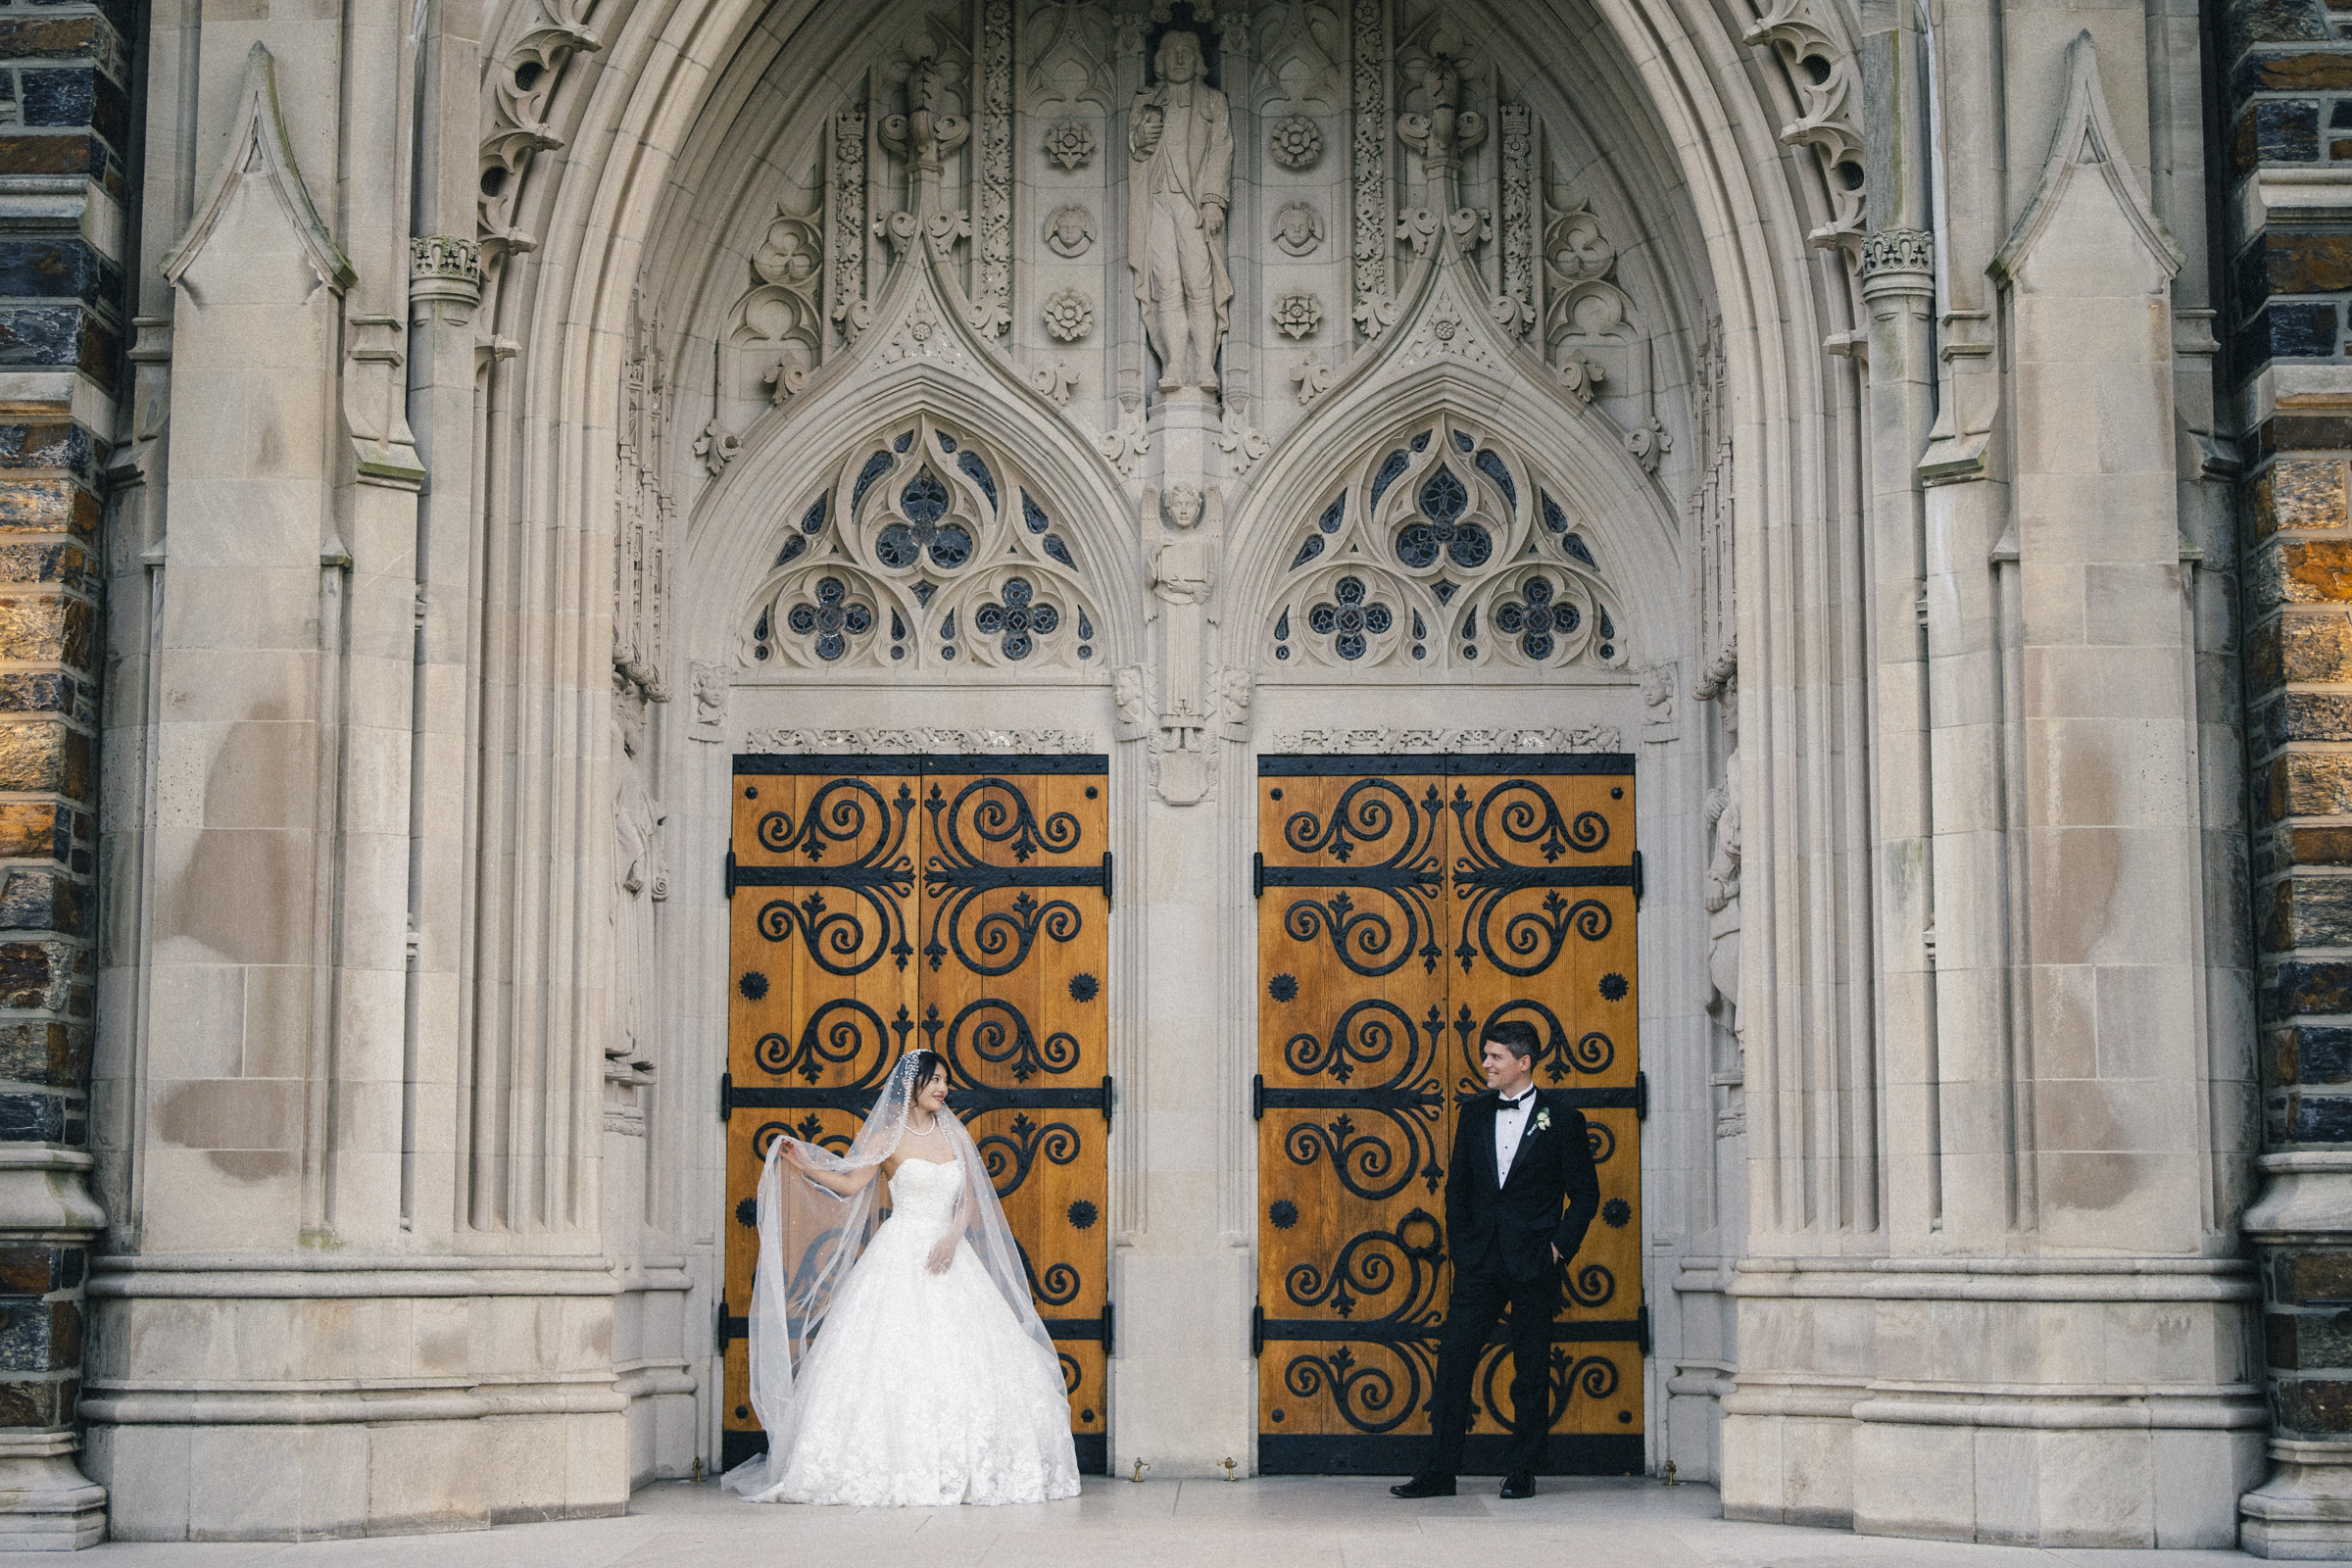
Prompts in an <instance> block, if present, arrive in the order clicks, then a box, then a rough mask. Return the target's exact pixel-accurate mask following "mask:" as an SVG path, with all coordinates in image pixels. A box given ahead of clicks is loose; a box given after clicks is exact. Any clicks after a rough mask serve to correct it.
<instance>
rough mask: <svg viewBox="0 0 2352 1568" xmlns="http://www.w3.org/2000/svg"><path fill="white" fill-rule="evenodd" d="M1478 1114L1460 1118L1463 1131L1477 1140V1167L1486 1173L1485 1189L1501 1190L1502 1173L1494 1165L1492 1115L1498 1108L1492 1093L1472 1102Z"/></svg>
mask: <svg viewBox="0 0 2352 1568" xmlns="http://www.w3.org/2000/svg"><path fill="white" fill-rule="evenodd" d="M1475 1104H1476V1105H1477V1107H1478V1114H1476V1115H1474V1116H1465V1117H1464V1118H1462V1120H1463V1123H1464V1126H1463V1131H1464V1132H1465V1133H1467V1134H1468V1135H1469V1136H1470V1137H1473V1138H1476V1139H1477V1140H1478V1168H1479V1169H1480V1170H1483V1171H1485V1172H1486V1173H1487V1191H1488V1192H1490V1193H1499V1192H1501V1191H1502V1173H1501V1172H1500V1171H1499V1170H1497V1169H1495V1112H1496V1110H1497V1109H1498V1107H1497V1105H1496V1104H1495V1097H1494V1096H1493V1095H1488V1096H1487V1097H1486V1098H1484V1099H1483V1100H1479V1101H1477V1102H1475Z"/></svg>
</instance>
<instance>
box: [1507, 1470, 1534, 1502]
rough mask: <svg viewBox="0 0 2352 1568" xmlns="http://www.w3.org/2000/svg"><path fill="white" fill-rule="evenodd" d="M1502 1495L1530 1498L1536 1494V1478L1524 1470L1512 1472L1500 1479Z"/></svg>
mask: <svg viewBox="0 0 2352 1568" xmlns="http://www.w3.org/2000/svg"><path fill="white" fill-rule="evenodd" d="M1502 1495H1504V1496H1506V1497H1532V1496H1534V1495H1536V1478H1535V1477H1534V1476H1531V1475H1529V1474H1528V1473H1527V1472H1526V1471H1524V1470H1514V1471H1512V1472H1511V1473H1510V1474H1509V1475H1507V1476H1504V1477H1503V1478H1502Z"/></svg>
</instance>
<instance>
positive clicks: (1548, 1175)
mask: <svg viewBox="0 0 2352 1568" xmlns="http://www.w3.org/2000/svg"><path fill="white" fill-rule="evenodd" d="M1498 1108H1499V1104H1498V1097H1496V1096H1495V1095H1494V1094H1493V1093H1491V1092H1490V1093H1488V1094H1483V1095H1480V1096H1478V1097H1477V1098H1476V1099H1474V1100H1472V1101H1471V1102H1470V1103H1468V1104H1466V1105H1464V1106H1463V1107H1462V1113H1461V1117H1460V1119H1459V1120H1457V1121H1456V1122H1455V1124H1454V1134H1453V1164H1452V1167H1451V1168H1450V1169H1449V1170H1447V1172H1446V1235H1447V1236H1448V1237H1449V1238H1451V1245H1452V1250H1453V1267H1454V1272H1455V1274H1456V1276H1457V1277H1458V1276H1459V1275H1461V1274H1463V1273H1465V1272H1468V1271H1469V1270H1472V1269H1475V1268H1479V1267H1481V1266H1483V1265H1487V1264H1489V1263H1498V1264H1499V1265H1500V1266H1501V1267H1502V1269H1503V1271H1504V1272H1506V1273H1508V1274H1509V1275H1510V1277H1511V1278H1512V1279H1515V1280H1532V1279H1534V1278H1536V1277H1537V1276H1538V1275H1539V1274H1541V1273H1543V1272H1544V1270H1545V1269H1551V1268H1558V1267H1563V1266H1565V1265H1566V1264H1567V1262H1568V1260H1569V1259H1570V1258H1572V1257H1574V1256H1575V1255H1576V1250H1577V1249H1578V1248H1579V1247H1581V1246H1583V1245H1584V1241H1585V1232H1586V1231H1587V1230H1589V1229H1590V1228H1591V1227H1592V1224H1593V1215H1594V1214H1596V1213H1598V1212H1599V1211H1600V1177H1599V1174H1598V1173H1597V1172H1595V1171H1594V1170H1593V1148H1592V1145H1591V1144H1590V1143H1588V1142H1587V1141H1586V1138H1585V1117H1584V1113H1583V1112H1582V1111H1580V1110H1578V1109H1577V1108H1576V1107H1575V1106H1573V1105H1571V1104H1569V1103H1568V1097H1567V1096H1566V1095H1563V1094H1561V1093H1560V1092H1559V1091H1558V1090H1556V1089H1539V1090H1537V1091H1536V1103H1535V1105H1534V1107H1533V1108H1532V1109H1531V1110H1529V1112H1528V1115H1527V1125H1526V1128H1525V1129H1524V1130H1523V1131H1522V1132H1521V1134H1520V1137H1519V1151H1518V1152H1517V1153H1516V1154H1514V1155H1513V1156H1512V1157H1511V1174H1510V1177H1509V1179H1508V1180H1506V1181H1502V1182H1499V1183H1498V1182H1497V1181H1496V1180H1495V1114H1496V1112H1497V1110H1498ZM1546 1112H1548V1116H1547V1115H1546V1114H1545V1113H1546ZM1544 1121H1548V1122H1549V1125H1548V1126H1539V1125H1538V1124H1539V1123H1541V1122H1544ZM1562 1203H1565V1204H1566V1205H1567V1212H1566V1213H1562V1212H1561V1208H1560V1205H1561V1204H1562ZM1555 1247H1556V1248H1558V1249H1559V1250H1560V1257H1559V1262H1558V1263H1556V1264H1555V1263H1554V1262H1553V1261H1552V1257H1551V1250H1552V1249H1553V1248H1555Z"/></svg>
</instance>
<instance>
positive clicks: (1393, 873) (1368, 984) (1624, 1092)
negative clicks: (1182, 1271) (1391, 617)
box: [1252, 754, 1648, 1475]
mask: <svg viewBox="0 0 2352 1568" xmlns="http://www.w3.org/2000/svg"><path fill="white" fill-rule="evenodd" d="M1257 791H1258V803H1257V804H1258V816H1257V821H1258V845H1259V848H1258V851H1257V857H1256V866H1255V873H1254V881H1255V892H1256V895H1257V910H1258V975H1257V983H1258V986H1259V988H1260V989H1259V994H1258V1003H1257V1007H1258V1020H1259V1023H1258V1072H1257V1078H1256V1082H1255V1084H1254V1086H1253V1102H1254V1103H1253V1105H1252V1109H1253V1112H1254V1114H1255V1115H1256V1118H1257V1127H1258V1139H1257V1145H1258V1160H1257V1168H1258V1302H1257V1307H1256V1312H1255V1316H1254V1327H1253V1334H1252V1340H1253V1346H1254V1348H1255V1350H1256V1352H1257V1356H1258V1468H1259V1469H1260V1470H1261V1471H1265V1472H1268V1473H1284V1472H1289V1473H1319V1474H1392V1475H1404V1474H1408V1473H1410V1472H1412V1471H1414V1470H1416V1469H1418V1468H1419V1466H1420V1463H1421V1460H1422V1457H1423V1449H1424V1441H1425V1439H1426V1436H1427V1434H1428V1432H1429V1423H1430V1401H1431V1398H1432V1397H1433V1393H1434V1374H1435V1371H1436V1363H1437V1346H1438V1330H1439V1327H1440V1325H1441V1324H1442V1322H1443V1320H1444V1317H1445V1307H1446V1294H1447V1290H1448V1285H1449V1279H1448V1263H1447V1252H1446V1243H1447V1238H1446V1228H1445V1213H1446V1201H1445V1183H1446V1164H1447V1160H1448V1158H1449V1156H1450V1154H1451V1152H1452V1148H1453V1134H1454V1125H1455V1118H1456V1115H1457V1114H1458V1111H1459V1108H1460V1106H1461V1105H1462V1103H1464V1102H1466V1101H1467V1100H1468V1099H1470V1098H1471V1096H1473V1095H1475V1094H1477V1093H1480V1092H1482V1091H1483V1090H1484V1088H1485V1083H1484V1079H1483V1077H1482V1074H1481V1071H1480V1067H1479V1060H1478V1057H1479V1044H1480V1041H1481V1039H1482V1038H1483V1036H1484V1034H1485V1032H1486V1030H1487V1028H1488V1027H1489V1026H1490V1025H1492V1024H1495V1023H1496V1022H1499V1021H1501V1020H1504V1019H1510V1018H1519V1019H1525V1020H1526V1021H1527V1022H1529V1023H1532V1024H1534V1025H1535V1027H1536V1030H1537V1033H1538V1035H1539V1036H1540V1038H1541V1039H1542V1041H1543V1043H1544V1044H1543V1049H1542V1051H1541V1053H1540V1054H1539V1055H1538V1057H1537V1059H1536V1081H1537V1082H1538V1083H1539V1084H1541V1085H1543V1086H1544V1087H1546V1088H1553V1089H1561V1090H1564V1091H1565V1092H1566V1093H1567V1094H1568V1095H1569V1097H1570V1099H1571V1100H1572V1102H1573V1103H1575V1104H1577V1105H1578V1106H1579V1107H1580V1108H1581V1109H1582V1110H1583V1112H1584V1115H1585V1117H1586V1121H1587V1124H1588V1127H1589V1129H1590V1137H1591V1140H1592V1145H1593V1156H1594V1158H1595V1160H1596V1161H1597V1162H1598V1170H1599V1174H1600V1186H1601V1198H1602V1205H1601V1211H1600V1216H1599V1218H1598V1219H1597V1220H1596V1221H1595V1222H1594V1224H1593V1228H1592V1231H1591V1233H1590V1234H1589V1235H1588V1237H1587V1238H1586V1241H1585V1245H1584V1249H1583V1250H1582V1251H1580V1252H1579V1253H1578V1254H1577V1257H1576V1260H1575V1263H1574V1265H1573V1266H1572V1267H1571V1268H1570V1269H1569V1270H1568V1272H1567V1275H1566V1288H1565V1291H1564V1293H1563V1299H1562V1304H1561V1309H1560V1312H1559V1314H1558V1317H1557V1319H1556V1320H1555V1322H1554V1324H1553V1328H1552V1346H1551V1351H1550V1363H1551V1364H1550V1368H1549V1377H1548V1380H1547V1381H1548V1385H1549V1389H1550V1410H1549V1412H1548V1413H1549V1417H1550V1431H1551V1438H1550V1440H1549V1443H1548V1445H1547V1448H1548V1454H1547V1458H1546V1461H1545V1465H1544V1468H1545V1470H1546V1471H1547V1472H1548V1473H1552V1474H1583V1475H1620V1474H1631V1473H1638V1472H1640V1471H1641V1470H1642V1467H1643V1450H1642V1420H1643V1409H1642V1355H1643V1354H1644V1352H1645V1350H1646V1344H1645V1341H1646V1339H1647V1324H1648V1318H1647V1313H1646V1312H1645V1310H1644V1309H1643V1307H1642V1243H1641V1237H1642V1226H1641V1201H1642V1193H1641V1167H1642V1159H1641V1118H1642V1112H1643V1110H1644V1109H1645V1105H1644V1103H1643V1101H1644V1093H1645V1085H1644V1081H1643V1079H1642V1073H1641V1064H1640V1059H1639V1053H1638V1049H1637V1047H1638V1036H1637V1031H1636V1027H1635V1020H1636V1018H1637V1017H1638V1015H1639V1006H1640V996H1639V992H1638V989H1637V985H1636V980H1637V976H1636V971H1635V951H1636V949H1635V940H1634V920H1635V907H1636V904H1637V901H1638V899H1639V896H1640V892H1641V881H1642V870H1641V858H1640V857H1639V855H1637V854H1636V853H1635V850H1634V777H1633V759H1632V758H1631V757H1629V756H1625V755H1622V754H1599V755H1572V756H1555V757H1520V756H1464V757H1415V758H1390V757H1380V758H1363V757H1353V758H1351V757H1321V756H1316V757H1298V756H1270V757H1264V758H1261V759H1260V760H1259V764H1258V780H1257ZM1511 1376H1512V1369H1511V1356H1510V1352H1509V1351H1508V1349H1507V1348H1504V1346H1503V1344H1502V1336H1501V1335H1500V1333H1499V1332H1498V1333H1497V1335H1496V1336H1495V1340H1494V1341H1493V1342H1492V1343H1491V1344H1490V1345H1489V1347H1488V1349H1487V1352H1486V1354H1485V1356H1484V1357H1483V1359H1482V1360H1481V1362H1480V1364H1479V1367H1478V1372H1477V1377H1476V1380H1475V1381H1474V1383H1473V1385H1472V1397H1473V1401H1474V1403H1473V1409H1474V1412H1475V1416H1474V1421H1473V1424H1472V1427H1471V1436H1470V1438H1469V1441H1468V1446H1467V1448H1466V1450H1465V1452H1464V1456H1463V1462H1464V1468H1465V1469H1466V1470H1468V1471H1470V1472H1472V1473H1494V1472H1498V1471H1499V1470H1500V1469H1501V1460H1502V1450H1503V1445H1504V1443H1505V1442H1506V1441H1507V1434H1508V1432H1509V1429H1510V1420H1511V1405H1510V1384H1511Z"/></svg>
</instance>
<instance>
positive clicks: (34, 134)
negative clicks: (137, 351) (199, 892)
mask: <svg viewBox="0 0 2352 1568" xmlns="http://www.w3.org/2000/svg"><path fill="white" fill-rule="evenodd" d="M123 21H124V19H123V18H119V17H117V16H110V15H108V14H107V12H106V11H104V10H102V9H101V8H99V7H97V6H92V5H65V6H60V7H57V8H55V9H46V8H45V9H44V10H43V11H42V12H41V13H40V15H39V16H38V18H37V19H36V18H34V17H32V16H29V15H19V14H14V13H12V14H10V16H9V17H8V18H7V19H6V20H0V66H5V67H6V70H7V74H8V75H9V76H10V77H11V78H13V79H15V80H16V81H18V82H19V83H20V90H19V94H18V98H17V102H16V103H14V104H12V105H11V106H10V107H11V109H12V110H13V111H14V113H12V115H11V116H10V123H8V124H7V125H6V126H5V127H0V149H5V152H4V155H0V169H4V170H5V171H6V172H5V173H0V200H4V201H5V204H6V205H5V211H6V215H7V216H6V219H5V221H0V319H4V320H5V331H6V336H7V340H8V343H9V345H10V348H9V354H8V361H9V365H8V368H9V372H10V373H9V374H8V375H7V377H6V387H5V391H0V791H6V792H7V794H8V799H7V801H6V803H5V804H0V1549H18V1550H26V1549H31V1550H50V1549H61V1548H70V1547H76V1546H86V1545H89V1544H93V1543H95V1542H97V1541H99V1540H100V1539H102V1537H103V1535H104V1532H105V1511H104V1510H105V1505H106V1494H105V1492H104V1491H103V1490H102V1489H101V1488H99V1487H98V1486H96V1485H93V1484H92V1483H91V1482H89V1481H88V1480H86V1479H85V1478H84V1477H83V1476H82V1474H81V1472H80V1470H79V1469H78V1468H77V1467H76V1461H75V1454H76V1451H77V1450H78V1449H79V1447H80V1446H81V1444H80V1439H79V1437H78V1435H77V1434H76V1432H75V1430H74V1424H75V1419H76V1412H75V1405H76V1400H77V1398H78V1395H79V1391H80V1386H81V1369H82V1368H81V1363H82V1332H83V1315H82V1313H83V1306H82V1283H83V1280H84V1277H85V1275H86V1273H87V1268H88V1255H89V1251H90V1248H91V1244H92V1243H93V1241H94V1240H95V1238H96V1236H97V1233H98V1232H99V1231H100V1230H101V1229H102V1228H103V1227H104V1225H105V1224H106V1216H105V1215H104V1213H103V1212H102V1211H101V1210H100V1208H99V1205H98V1203H97V1202H96V1201H95V1200H94V1199H93V1198H92V1197H91V1195H90V1192H89V1189H88V1185H87V1173H88V1171H89V1170H90V1168H91V1163H92V1161H91V1156H90V1153H89V1150H88V1145H89V1137H88V1127H89V1118H88V1112H87V1099H86V1095H85V1091H86V1088H87V1083H88V1076H89V1064H90V1048H91V1036H92V1029H93V1025H92V1014H93V1010H94V1008H93V999H94V997H95V982H96V976H95V968H96V964H95V958H96V954H95V952H94V951H93V939H94V938H95V937H96V936H97V912H98V910H97V905H98V900H97V897H96V889H95V887H94V885H93V882H94V878H95V874H96V871H97V858H98V837H97V830H96V817H95V814H94V808H95V806H96V804H97V803H96V785H97V780H96V777H95V763H96V757H95V744H94V731H95V729H96V726H97V721H98V701H99V692H98V688H97V682H96V673H97V669H98V665H99V649H98V635H99V615H98V603H97V601H98V594H99V590H100V582H101V576H102V568H101V563H100V560H99V557H98V554H97V552H98V549H99V537H98V523H99V512H100V502H99V495H100V490H101V470H102V469H103V468H104V467H105V466H106V461H107V454H108V448H109V441H110V439H111V438H112V437H113V436H114V435H115V433H116V401H117V399H118V398H120V397H122V396H123V391H124V387H123V376H124V370H125V367H124V364H123V349H124V347H125V343H124V336H125V334H124V332H123V304H124V301H123V267H124V265H125V258H124V257H123V254H122V250H123V207H122V202H123V198H124V196H125V194H126V193H125V191H124V190H123V156H124V153H125V152H126V150H127V149H126V145H125V139H126V138H127V136H128V135H129V133H130V95H129V90H128V82H129V64H130V51H129V48H128V45H127V43H126V42H125V40H124V38H123V34H122V32H121V31H120V30H118V29H119V27H120V26H121V25H123Z"/></svg>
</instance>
